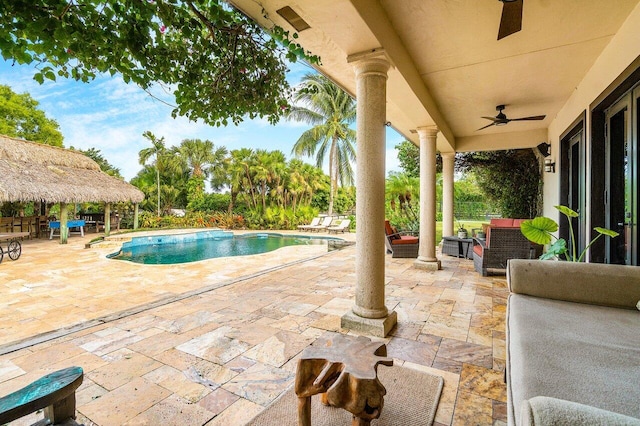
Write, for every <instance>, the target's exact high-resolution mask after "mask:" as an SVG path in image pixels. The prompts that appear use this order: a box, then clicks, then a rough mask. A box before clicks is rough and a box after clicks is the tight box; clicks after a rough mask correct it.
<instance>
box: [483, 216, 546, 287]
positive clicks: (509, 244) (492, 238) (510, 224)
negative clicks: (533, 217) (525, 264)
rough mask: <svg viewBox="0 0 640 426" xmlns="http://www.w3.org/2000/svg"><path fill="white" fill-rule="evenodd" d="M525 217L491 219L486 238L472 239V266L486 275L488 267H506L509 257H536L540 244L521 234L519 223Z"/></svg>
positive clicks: (540, 248) (540, 250) (540, 252)
mask: <svg viewBox="0 0 640 426" xmlns="http://www.w3.org/2000/svg"><path fill="white" fill-rule="evenodd" d="M524 220H526V219H509V218H503V219H491V223H490V224H489V226H488V227H487V231H486V238H485V239H479V238H474V239H473V266H474V268H475V270H476V272H478V273H480V274H481V275H482V276H483V277H486V276H487V275H488V273H489V269H502V270H504V269H506V268H507V261H508V260H509V259H537V258H538V257H540V255H541V254H542V246H541V245H539V244H533V243H532V242H530V241H529V240H527V238H526V237H525V236H524V235H522V231H520V224H521V223H522V222H523V221H524Z"/></svg>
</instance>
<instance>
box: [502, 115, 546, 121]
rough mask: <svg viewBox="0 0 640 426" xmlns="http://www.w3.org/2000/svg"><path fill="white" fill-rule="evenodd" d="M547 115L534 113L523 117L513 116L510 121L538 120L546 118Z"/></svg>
mask: <svg viewBox="0 0 640 426" xmlns="http://www.w3.org/2000/svg"><path fill="white" fill-rule="evenodd" d="M545 117H546V115H532V116H531V117H522V118H512V119H510V120H509V121H536V120H544V118H545Z"/></svg>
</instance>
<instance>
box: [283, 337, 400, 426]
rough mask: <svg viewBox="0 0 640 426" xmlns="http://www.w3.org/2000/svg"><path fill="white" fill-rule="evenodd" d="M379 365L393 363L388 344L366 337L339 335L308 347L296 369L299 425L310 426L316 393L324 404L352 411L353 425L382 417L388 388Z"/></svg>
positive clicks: (363, 423) (368, 422) (367, 423)
mask: <svg viewBox="0 0 640 426" xmlns="http://www.w3.org/2000/svg"><path fill="white" fill-rule="evenodd" d="M378 364H382V365H386V366H392V365H393V359H391V358H388V357H387V346H386V345H385V344H384V343H381V342H372V341H371V339H369V338H368V337H364V336H359V337H358V338H347V337H345V336H343V335H341V334H339V335H337V336H335V337H333V338H332V339H330V340H328V341H327V342H326V343H325V344H324V345H322V346H310V347H308V348H307V349H305V350H304V352H303V353H302V357H301V358H300V359H299V360H298V369H297V371H296V382H295V392H296V395H297V396H298V425H300V426H311V396H312V395H316V394H321V402H322V403H323V404H324V405H331V406H334V407H338V408H344V409H345V410H347V411H349V412H350V413H351V414H353V419H352V422H351V425H352V426H356V425H369V424H370V422H371V420H373V419H377V418H378V417H380V413H381V412H382V407H383V404H384V395H385V394H386V393H387V390H386V389H385V387H384V386H383V385H382V383H380V380H378Z"/></svg>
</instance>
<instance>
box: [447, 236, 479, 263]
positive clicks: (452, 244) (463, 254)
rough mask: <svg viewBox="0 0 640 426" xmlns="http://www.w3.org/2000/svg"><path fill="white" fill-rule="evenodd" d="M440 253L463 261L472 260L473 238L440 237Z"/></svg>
mask: <svg viewBox="0 0 640 426" xmlns="http://www.w3.org/2000/svg"><path fill="white" fill-rule="evenodd" d="M442 239H443V242H442V253H443V254H448V255H449V256H457V257H459V258H463V259H465V258H466V259H473V250H472V249H471V246H473V238H458V237H455V236H450V237H442Z"/></svg>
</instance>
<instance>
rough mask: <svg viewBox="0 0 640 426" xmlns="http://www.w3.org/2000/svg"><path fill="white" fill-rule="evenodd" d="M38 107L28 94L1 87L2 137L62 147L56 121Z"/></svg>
mask: <svg viewBox="0 0 640 426" xmlns="http://www.w3.org/2000/svg"><path fill="white" fill-rule="evenodd" d="M1 10H2V7H1V6H0V11H1ZM0 16H2V13H1V12H0ZM5 16H6V15H5ZM0 22H2V18H0ZM1 33H2V25H0V34H1ZM38 105H39V103H38V101H36V100H34V99H33V98H32V97H31V95H29V94H28V93H23V94H21V95H18V94H17V93H15V92H14V91H13V90H11V88H10V87H9V86H5V85H0V135H7V136H11V137H16V138H22V139H26V140H28V141H32V142H40V143H44V144H47V145H53V146H59V147H61V146H62V139H63V137H62V133H60V126H59V125H58V123H57V122H56V121H55V120H53V119H51V118H47V116H46V115H45V113H44V111H42V110H40V109H39V108H38Z"/></svg>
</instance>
